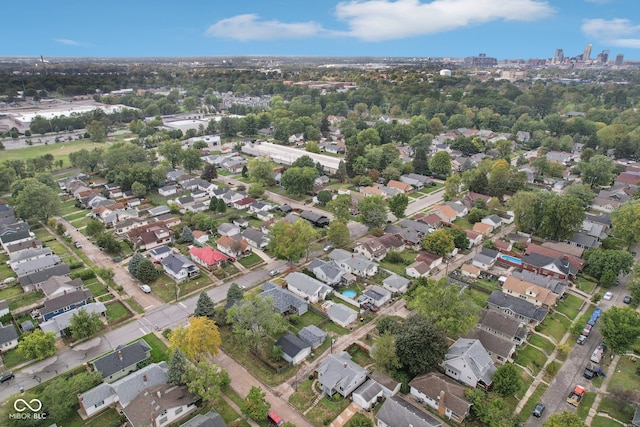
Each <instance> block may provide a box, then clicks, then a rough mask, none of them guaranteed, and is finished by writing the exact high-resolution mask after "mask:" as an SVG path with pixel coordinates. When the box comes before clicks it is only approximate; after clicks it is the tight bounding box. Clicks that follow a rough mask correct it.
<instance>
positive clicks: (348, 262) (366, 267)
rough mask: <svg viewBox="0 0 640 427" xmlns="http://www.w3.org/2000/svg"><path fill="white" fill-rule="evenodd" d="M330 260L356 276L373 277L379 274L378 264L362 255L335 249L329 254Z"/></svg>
mask: <svg viewBox="0 0 640 427" xmlns="http://www.w3.org/2000/svg"><path fill="white" fill-rule="evenodd" d="M329 258H331V259H332V260H333V261H335V263H336V265H337V266H338V267H340V268H341V269H343V270H344V271H346V272H347V273H352V274H355V275H356V276H361V277H372V276H375V274H376V273H377V272H378V264H376V263H375V262H373V261H369V260H368V259H366V258H365V257H364V256H362V255H360V254H354V253H350V252H347V251H345V250H344V249H334V250H333V251H332V252H331V253H330V254H329Z"/></svg>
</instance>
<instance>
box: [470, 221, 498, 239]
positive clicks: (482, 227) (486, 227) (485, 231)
mask: <svg viewBox="0 0 640 427" xmlns="http://www.w3.org/2000/svg"><path fill="white" fill-rule="evenodd" d="M493 229H494V227H493V226H492V225H490V224H487V223H486V222H476V223H475V224H473V228H472V230H473V231H475V232H476V233H479V234H482V235H483V236H485V237H486V236H488V235H489V234H491V233H492V232H493Z"/></svg>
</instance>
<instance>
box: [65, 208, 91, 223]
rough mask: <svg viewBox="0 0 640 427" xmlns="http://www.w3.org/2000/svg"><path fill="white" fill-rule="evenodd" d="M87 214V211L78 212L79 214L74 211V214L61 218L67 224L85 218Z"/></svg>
mask: <svg viewBox="0 0 640 427" xmlns="http://www.w3.org/2000/svg"><path fill="white" fill-rule="evenodd" d="M87 213H88V212H87V211H80V212H77V211H76V212H74V213H71V214H68V215H65V216H63V218H64V219H66V220H67V221H69V222H72V221H73V220H75V219H79V218H86V216H87Z"/></svg>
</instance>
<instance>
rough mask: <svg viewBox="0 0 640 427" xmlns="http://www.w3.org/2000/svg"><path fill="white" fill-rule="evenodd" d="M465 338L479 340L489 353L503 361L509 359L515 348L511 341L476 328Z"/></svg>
mask: <svg viewBox="0 0 640 427" xmlns="http://www.w3.org/2000/svg"><path fill="white" fill-rule="evenodd" d="M465 338H469V339H477V340H479V341H480V343H481V344H482V346H483V347H484V348H485V349H486V350H487V351H488V352H489V353H493V354H497V355H498V356H500V357H502V358H504V359H508V358H509V356H510V355H511V352H512V350H513V349H514V347H515V344H514V342H513V341H511V340H508V339H506V338H503V337H501V336H500V335H495V334H492V333H491V332H488V331H485V330H484V329H479V328H478V327H477V326H476V328H475V329H474V330H473V331H472V332H471V333H470V334H467V335H466V336H465Z"/></svg>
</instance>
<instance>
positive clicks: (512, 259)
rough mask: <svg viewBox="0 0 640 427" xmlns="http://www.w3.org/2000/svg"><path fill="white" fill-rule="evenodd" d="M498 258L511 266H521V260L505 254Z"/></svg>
mask: <svg viewBox="0 0 640 427" xmlns="http://www.w3.org/2000/svg"><path fill="white" fill-rule="evenodd" d="M500 258H502V259H503V260H505V261H509V262H510V263H512V264H518V265H520V264H522V260H521V259H520V258H516V257H512V256H509V255H505V254H500Z"/></svg>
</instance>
